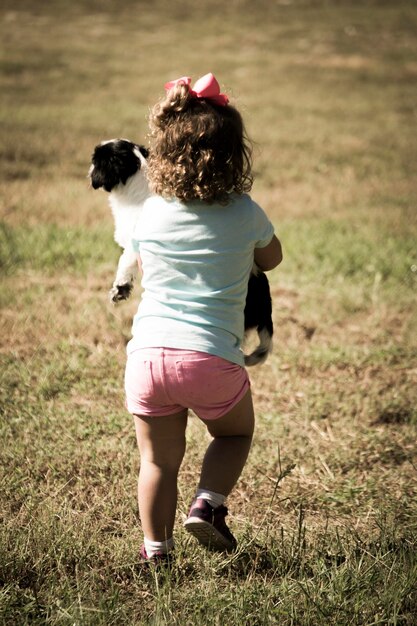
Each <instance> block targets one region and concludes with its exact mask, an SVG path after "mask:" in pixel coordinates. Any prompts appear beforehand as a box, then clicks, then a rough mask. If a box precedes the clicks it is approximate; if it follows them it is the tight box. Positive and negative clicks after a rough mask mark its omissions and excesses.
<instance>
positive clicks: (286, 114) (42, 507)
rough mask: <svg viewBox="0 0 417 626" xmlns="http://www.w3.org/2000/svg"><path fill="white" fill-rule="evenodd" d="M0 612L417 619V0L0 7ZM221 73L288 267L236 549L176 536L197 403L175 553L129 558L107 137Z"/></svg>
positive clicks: (30, 616)
mask: <svg viewBox="0 0 417 626" xmlns="http://www.w3.org/2000/svg"><path fill="white" fill-rule="evenodd" d="M0 28H1V41H2V54H1V68H2V73H1V79H0V80H1V83H0V93H1V125H2V129H1V144H0V146H1V152H0V162H1V173H0V176H1V181H0V185H1V187H0V189H1V197H0V203H1V204H0V213H1V216H0V217H1V223H0V269H1V273H2V283H1V284H2V288H1V291H0V306H1V312H0V350H1V355H0V356H1V371H0V404H1V413H0V414H1V422H0V428H1V442H2V443H1V448H0V459H1V463H0V472H1V473H0V494H1V507H0V520H1V526H0V623H1V624H5V625H15V624H16V625H18V626H20V625H24V624H37V625H43V624H48V625H49V624H50V625H58V624H59V625H73V624H76V625H90V624H91V625H106V626H108V625H119V624H128V625H133V624H135V625H141V624H152V625H154V626H162V625H165V624H167V625H169V626H171V625H173V626H175V625H178V626H188V625H190V626H192V625H194V624H195V625H200V624H203V625H204V626H207V625H213V626H214V625H216V626H232V625H237V624H245V626H258V625H270V624H274V625H275V624H276V625H279V626H289V625H292V626H323V625H328V624H329V625H332V626H344V625H366V626H373V625H375V626H376V625H396V626H415V625H416V624H417V559H416V550H417V446H416V427H417V410H416V404H417V402H416V399H417V397H416V396H417V394H416V382H417V358H416V357H417V341H416V330H417V324H416V307H415V301H416V300H415V296H416V280H417V251H416V236H417V219H416V208H417V207H416V192H417V184H416V177H415V171H416V163H417V144H416V121H417V120H416V117H417V116H416V113H417V88H416V82H417V80H416V79H417V6H416V4H415V3H414V2H413V1H412V0H409V1H408V2H405V1H402V0H399V1H398V2H389V1H388V0H387V1H383V0H381V1H378V0H373V1H372V0H363V1H362V2H359V1H355V0H352V1H351V2H346V1H344V0H339V1H336V0H335V1H331V0H327V1H326V0H281V1H279V0H278V1H272V0H269V1H267V0H257V1H256V2H249V1H246V0H229V2H227V3H224V2H220V1H215V0H206V1H205V2H201V3H193V2H191V0H178V1H175V0H173V1H172V2H170V3H168V2H167V1H163V0H155V1H154V2H150V1H148V2H146V1H145V0H141V1H137V2H134V1H133V0H126V1H125V2H123V3H118V2H116V1H115V0H103V1H100V2H99V1H98V0H92V1H89V2H87V1H84V0H74V1H73V2H64V1H63V0H51V1H49V2H41V1H40V0H38V1H35V0H31V1H30V0H26V1H25V0H14V1H13V2H12V1H11V0H3V3H2V9H1V13H0ZM208 71H213V72H214V73H215V74H216V75H217V76H218V78H219V79H220V82H221V86H222V88H223V89H224V90H225V91H226V92H227V93H229V94H231V96H232V98H233V101H234V102H235V103H236V104H237V106H238V107H239V108H240V110H241V111H242V113H243V115H244V117H245V120H246V124H247V128H248V131H249V134H250V135H251V137H252V139H253V140H254V142H255V172H256V182H255V185H254V189H253V196H254V197H255V199H256V200H258V201H259V202H260V203H261V204H262V205H263V206H264V207H265V209H266V211H267V212H268V214H269V215H270V217H271V219H272V220H273V221H274V224H275V226H276V230H277V233H278V235H279V237H280V238H281V240H282V243H283V248H284V262H283V263H282V265H281V266H280V267H279V268H278V269H276V270H274V271H273V272H271V274H270V280H271V285H272V291H273V296H274V322H275V328H276V340H275V350H274V354H273V356H272V358H271V359H270V360H269V361H268V362H267V364H266V365H264V366H261V367H258V368H255V369H253V370H251V378H252V388H253V393H254V400H255V406H256V413H257V428H256V434H255V440H254V444H253V449H252V452H251V456H250V459H249V462H248V464H247V466H246V468H245V470H244V473H243V475H242V478H241V480H240V482H239V484H238V486H237V488H236V489H235V491H234V493H233V495H232V497H231V498H230V500H229V508H230V512H231V526H232V528H233V530H234V532H235V534H236V536H237V538H238V540H239V549H238V551H237V552H236V553H235V554H233V555H229V556H224V555H218V554H210V553H207V552H205V551H204V550H203V549H202V548H200V547H199V546H197V545H195V543H194V542H193V541H192V539H190V538H188V537H186V536H185V533H184V532H183V529H182V521H183V520H184V518H185V515H186V513H187V510H188V505H189V501H190V498H191V497H192V495H193V492H194V488H195V485H196V481H197V471H198V467H199V463H200V461H201V457H202V454H203V450H204V447H205V444H206V440H205V435H204V431H203V428H202V426H201V425H200V424H199V423H198V421H197V420H196V419H195V418H191V419H190V423H189V429H188V434H187V441H188V447H187V453H186V458H185V461H184V465H183V467H182V470H181V475H180V495H179V511H178V517H177V527H176V540H177V559H176V563H175V564H174V565H173V567H172V570H171V571H169V572H167V573H166V574H165V575H156V574H154V573H152V572H148V571H145V570H144V569H143V568H142V567H141V566H140V564H139V562H138V547H139V545H140V541H141V531H140V527H139V523H138V515H137V504H136V496H135V490H136V476H137V470H138V466H139V458H138V454H137V451H136V447H135V440H134V432H133V427H132V424H131V420H130V417H129V416H128V415H127V414H126V411H125V409H124V406H123V400H124V398H123V368H124V362H125V351H124V348H125V344H126V342H127V340H128V339H129V337H130V325H131V319H132V316H133V314H134V312H135V309H136V306H137V302H138V298H139V288H136V290H135V295H134V298H133V299H132V301H131V302H129V303H126V304H124V305H121V306H118V307H113V306H111V305H110V304H109V302H108V300H107V291H108V289H109V288H110V286H111V282H112V280H113V273H114V271H115V266H116V262H117V258H118V254H119V250H118V249H117V246H116V244H115V243H114V242H113V233H112V220H111V216H110V212H109V209H108V207H107V199H106V196H105V194H104V193H99V192H94V191H92V190H91V189H90V188H89V185H88V180H87V178H86V174H87V171H88V167H89V159H90V154H91V152H92V149H93V147H94V146H95V145H96V144H97V143H98V142H99V141H101V140H102V139H107V138H111V137H117V136H122V137H128V138H131V139H134V140H138V141H142V142H146V133H147V120H146V118H147V113H148V110H149V107H150V106H151V105H152V104H153V102H154V101H155V100H156V99H157V98H158V97H159V96H160V95H161V93H162V89H163V84H164V82H165V81H166V80H169V79H172V78H175V77H177V76H182V75H184V74H188V75H190V76H193V77H194V78H197V77H199V76H201V75H203V74H205V73H206V72H208Z"/></svg>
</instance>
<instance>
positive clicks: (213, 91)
mask: <svg viewBox="0 0 417 626" xmlns="http://www.w3.org/2000/svg"><path fill="white" fill-rule="evenodd" d="M175 85H191V78H190V77H189V76H182V78H177V80H171V81H170V82H169V83H165V89H166V90H169V89H171V88H172V87H174V86H175ZM190 94H191V95H192V96H194V97H195V98H207V99H208V100H212V101H213V102H214V103H215V104H220V105H222V106H226V104H228V102H229V98H228V97H227V96H226V94H225V93H220V85H219V83H218V82H217V80H216V79H215V77H214V76H213V74H212V73H211V72H210V73H209V74H206V75H205V76H202V77H201V78H199V79H198V80H197V82H196V83H195V84H194V87H193V88H192V89H190Z"/></svg>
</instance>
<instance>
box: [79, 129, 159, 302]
mask: <svg viewBox="0 0 417 626" xmlns="http://www.w3.org/2000/svg"><path fill="white" fill-rule="evenodd" d="M113 141H114V140H113V139H111V140H109V141H106V142H103V144H102V145H104V144H106V143H112V142H113ZM133 152H134V154H135V155H136V156H137V157H138V159H140V162H141V167H140V169H139V170H138V171H137V172H136V174H134V175H133V176H131V177H130V178H129V179H128V180H127V181H126V184H125V185H124V184H123V183H120V184H119V185H117V186H116V187H114V188H113V189H112V191H111V192H110V193H109V204H110V208H111V211H112V214H113V218H114V225H115V229H114V240H115V241H116V243H118V244H119V246H120V247H121V248H123V252H122V254H121V256H120V258H119V262H118V265H117V271H116V276H115V279H114V282H113V287H112V289H111V290H110V292H109V296H110V298H111V299H112V301H113V302H117V301H119V300H124V299H126V298H128V297H129V294H130V292H131V290H132V287H133V283H134V281H135V279H136V278H137V274H138V255H137V253H136V252H135V251H134V250H133V247H132V236H133V233H134V231H135V227H136V223H137V221H138V218H139V215H140V211H141V207H142V205H143V203H144V202H145V200H146V198H148V197H149V195H150V192H149V185H148V181H147V178H146V169H147V162H146V158H145V157H144V156H143V154H141V152H140V151H139V150H138V149H136V148H134V149H133ZM93 169H94V166H93V165H92V166H91V168H90V172H89V176H91V174H92V171H93ZM123 294H125V295H123Z"/></svg>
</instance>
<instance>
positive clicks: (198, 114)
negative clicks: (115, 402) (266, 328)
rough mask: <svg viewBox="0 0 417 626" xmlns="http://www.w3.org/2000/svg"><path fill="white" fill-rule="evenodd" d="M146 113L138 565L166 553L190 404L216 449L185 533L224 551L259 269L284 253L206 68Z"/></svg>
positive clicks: (130, 363) (130, 388) (247, 438)
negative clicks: (247, 310)
mask: <svg viewBox="0 0 417 626" xmlns="http://www.w3.org/2000/svg"><path fill="white" fill-rule="evenodd" d="M165 88H166V90H167V93H166V97H165V98H164V99H163V100H162V101H161V102H159V103H157V104H156V105H155V107H154V108H153V110H152V111H151V115H150V132H151V135H150V138H151V142H150V157H149V164H148V176H149V182H150V185H151V189H152V191H153V193H154V194H155V195H153V196H152V197H151V198H149V199H148V200H147V201H146V202H145V204H144V207H143V211H142V214H141V218H140V220H139V223H138V226H137V230H136V232H135V234H134V238H133V244H134V246H135V250H136V251H137V252H138V254H139V259H140V263H141V267H142V272H143V276H142V287H143V295H142V299H141V302H140V305H139V309H138V312H137V314H136V316H135V318H134V322H133V338H132V339H131V341H130V342H129V344H128V349H127V352H128V359H127V366H126V379H125V386H126V398H127V407H128V410H129V412H130V413H132V414H133V415H134V419H135V426H136V435H137V441H138V446H139V451H140V457H141V466H140V472H139V481H138V499H139V513H140V518H141V523H142V529H143V532H144V545H143V546H142V548H141V557H142V558H143V559H145V560H160V559H166V558H167V554H168V553H169V552H170V551H171V550H172V548H173V545H174V542H173V536H172V535H173V527H174V519H175V512H176V504H177V476H178V471H179V468H180V465H181V462H182V459H183V456H184V452H185V429H186V424H187V414H188V409H192V410H193V411H194V413H195V414H196V415H197V416H198V417H199V418H200V420H202V421H203V422H204V424H205V425H206V427H207V430H208V432H209V433H210V435H211V437H212V441H211V443H210V445H209V446H208V448H207V451H206V453H205V456H204V460H203V465H202V469H201V474H200V480H199V485H198V489H197V492H196V495H195V499H194V501H193V503H192V505H191V509H190V513H189V516H188V519H187V520H186V522H185V528H186V529H187V530H188V531H189V532H190V533H191V534H192V535H194V536H195V537H196V538H197V539H198V540H199V542H200V543H202V544H203V545H206V546H209V547H211V548H212V549H217V550H230V549H233V548H234V547H235V546H236V540H235V538H234V537H233V535H232V533H231V532H230V530H229V528H228V526H227V525H226V522H225V516H226V515H227V508H226V507H225V506H224V502H225V500H226V497H227V496H228V495H229V493H230V492H231V490H232V488H233V487H234V485H235V484H236V482H237V480H238V478H239V476H240V474H241V472H242V469H243V467H244V465H245V462H246V459H247V456H248V453H249V449H250V445H251V440H252V434H253V428H254V413H253V406H252V397H251V391H250V383H249V379H248V375H247V372H246V370H245V368H244V361H243V353H242V350H241V341H242V337H243V326H244V323H243V320H244V318H243V311H244V306H245V298H246V291H247V285H248V278H249V274H250V271H251V268H252V264H253V261H254V260H255V262H256V264H257V265H258V266H259V267H260V268H261V269H262V270H264V271H265V270H270V269H272V268H274V267H276V266H277V265H278V264H279V263H280V262H281V260H282V253H281V245H280V243H279V241H278V239H277V238H276V236H275V235H274V230H273V226H272V224H271V223H270V221H269V220H268V218H267V217H266V215H265V213H264V212H263V210H262V209H261V208H260V207H259V206H258V205H257V204H255V202H253V200H252V199H251V198H250V197H249V196H248V195H247V193H245V192H247V191H249V190H250V189H251V186H252V177H251V150H250V146H249V143H248V140H247V137H246V134H245V129H244V126H243V122H242V118H241V116H240V114H239V113H238V111H237V110H236V109H235V108H234V107H233V106H231V105H230V104H229V100H228V97H227V96H226V95H225V94H222V93H220V89H219V84H218V82H217V81H216V79H215V78H214V76H213V75H212V74H207V75H206V76H203V78H201V79H200V80H198V81H197V83H196V84H195V85H194V87H193V88H191V80H190V79H189V78H188V77H184V78H180V79H178V80H175V81H173V82H170V83H167V84H166V85H165Z"/></svg>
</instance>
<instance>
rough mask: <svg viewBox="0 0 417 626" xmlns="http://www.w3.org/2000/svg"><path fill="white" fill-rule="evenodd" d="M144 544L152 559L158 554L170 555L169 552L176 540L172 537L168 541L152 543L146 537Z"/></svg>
mask: <svg viewBox="0 0 417 626" xmlns="http://www.w3.org/2000/svg"><path fill="white" fill-rule="evenodd" d="M143 543H144V544H145V550H146V554H147V555H148V557H149V558H150V557H152V556H153V555H154V554H156V552H163V553H164V554H168V552H169V551H170V550H172V548H173V547H174V538H173V537H171V538H170V539H167V540H166V541H151V540H150V539H146V537H144V538H143Z"/></svg>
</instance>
